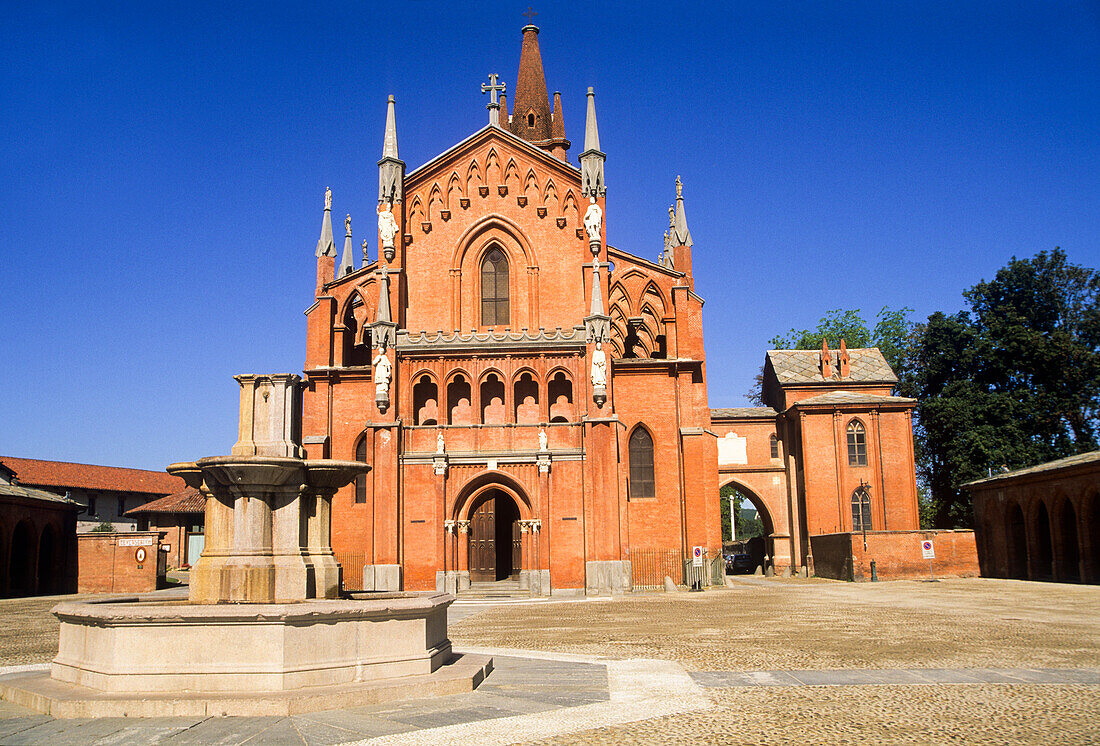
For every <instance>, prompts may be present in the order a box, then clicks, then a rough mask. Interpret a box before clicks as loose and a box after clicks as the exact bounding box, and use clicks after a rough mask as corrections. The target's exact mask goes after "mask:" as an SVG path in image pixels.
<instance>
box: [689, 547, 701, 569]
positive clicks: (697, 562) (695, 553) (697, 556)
mask: <svg viewBox="0 0 1100 746" xmlns="http://www.w3.org/2000/svg"><path fill="white" fill-rule="evenodd" d="M691 564H692V565H694V566H695V567H702V566H703V547H692V550H691Z"/></svg>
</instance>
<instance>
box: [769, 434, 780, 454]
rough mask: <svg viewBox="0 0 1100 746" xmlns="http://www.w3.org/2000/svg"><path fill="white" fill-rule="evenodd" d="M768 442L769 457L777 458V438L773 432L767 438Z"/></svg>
mask: <svg viewBox="0 0 1100 746" xmlns="http://www.w3.org/2000/svg"><path fill="white" fill-rule="evenodd" d="M768 444H769V445H770V446H771V449H772V451H771V457H772V458H779V438H777V437H775V433H772V435H771V437H769V438H768Z"/></svg>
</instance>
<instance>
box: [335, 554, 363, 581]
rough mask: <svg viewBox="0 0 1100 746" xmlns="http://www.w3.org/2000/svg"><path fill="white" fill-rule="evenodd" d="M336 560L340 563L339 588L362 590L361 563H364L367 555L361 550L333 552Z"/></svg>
mask: <svg viewBox="0 0 1100 746" xmlns="http://www.w3.org/2000/svg"><path fill="white" fill-rule="evenodd" d="M335 554H336V561H337V562H339V563H340V569H341V573H340V590H341V591H361V590H363V565H364V564H366V561H367V555H366V554H365V553H363V552H335Z"/></svg>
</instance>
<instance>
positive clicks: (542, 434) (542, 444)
mask: <svg viewBox="0 0 1100 746" xmlns="http://www.w3.org/2000/svg"><path fill="white" fill-rule="evenodd" d="M546 448H547V438H546V428H544V427H540V428H539V450H540V451H545V450H546Z"/></svg>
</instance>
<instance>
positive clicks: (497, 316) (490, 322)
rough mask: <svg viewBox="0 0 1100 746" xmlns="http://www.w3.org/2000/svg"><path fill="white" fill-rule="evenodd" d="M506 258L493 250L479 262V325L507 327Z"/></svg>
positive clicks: (502, 253) (499, 251)
mask: <svg viewBox="0 0 1100 746" xmlns="http://www.w3.org/2000/svg"><path fill="white" fill-rule="evenodd" d="M508 312H509V308H508V258H507V257H505V256H504V252H503V251H501V250H500V249H498V248H495V247H494V248H493V249H492V250H490V251H489V253H487V254H486V255H485V258H484V259H482V260H481V325H482V326H507V325H508Z"/></svg>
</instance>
